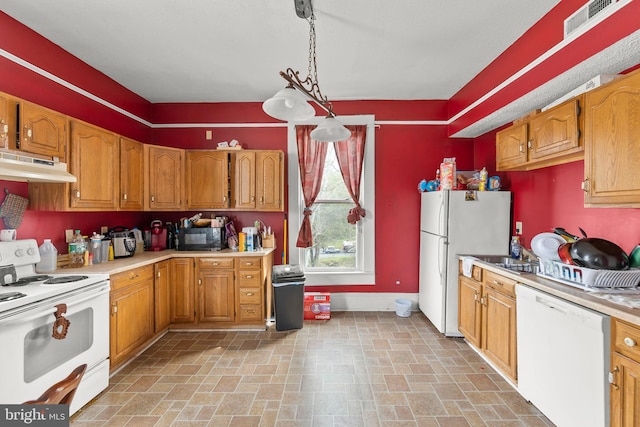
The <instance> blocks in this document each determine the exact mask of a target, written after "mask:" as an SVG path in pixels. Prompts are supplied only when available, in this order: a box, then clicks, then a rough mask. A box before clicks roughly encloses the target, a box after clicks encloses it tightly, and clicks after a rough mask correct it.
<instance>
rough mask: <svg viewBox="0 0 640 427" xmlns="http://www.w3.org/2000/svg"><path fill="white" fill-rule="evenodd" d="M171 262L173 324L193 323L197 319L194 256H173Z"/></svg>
mask: <svg viewBox="0 0 640 427" xmlns="http://www.w3.org/2000/svg"><path fill="white" fill-rule="evenodd" d="M170 263H171V280H170V283H171V285H170V301H171V324H172V325H174V324H181V323H184V324H191V323H193V322H194V321H195V319H196V309H195V283H194V264H195V260H194V259H193V258H173V259H171V261H170Z"/></svg>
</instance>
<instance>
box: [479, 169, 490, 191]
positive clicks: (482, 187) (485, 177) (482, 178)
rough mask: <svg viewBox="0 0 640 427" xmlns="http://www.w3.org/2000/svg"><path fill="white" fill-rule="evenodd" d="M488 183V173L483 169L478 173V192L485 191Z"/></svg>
mask: <svg viewBox="0 0 640 427" xmlns="http://www.w3.org/2000/svg"><path fill="white" fill-rule="evenodd" d="M488 181H489V173H488V172H487V168H486V167H483V168H482V170H481V171H480V185H479V187H478V188H479V190H480V191H486V190H487V183H488Z"/></svg>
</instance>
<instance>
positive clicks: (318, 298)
mask: <svg viewBox="0 0 640 427" xmlns="http://www.w3.org/2000/svg"><path fill="white" fill-rule="evenodd" d="M329 319H331V294H330V293H329V292H305V293H304V320H329Z"/></svg>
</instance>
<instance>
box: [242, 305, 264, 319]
mask: <svg viewBox="0 0 640 427" xmlns="http://www.w3.org/2000/svg"><path fill="white" fill-rule="evenodd" d="M238 320H239V321H241V322H248V321H258V322H261V321H262V320H264V319H263V316H262V306H261V305H259V304H243V305H241V306H240V313H239V319H238Z"/></svg>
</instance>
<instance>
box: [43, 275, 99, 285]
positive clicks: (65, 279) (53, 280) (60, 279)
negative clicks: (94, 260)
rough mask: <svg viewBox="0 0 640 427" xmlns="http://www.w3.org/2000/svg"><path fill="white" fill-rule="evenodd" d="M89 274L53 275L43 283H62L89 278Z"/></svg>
mask: <svg viewBox="0 0 640 427" xmlns="http://www.w3.org/2000/svg"><path fill="white" fill-rule="evenodd" d="M88 278H89V276H61V277H52V278H50V279H47V280H45V281H44V283H43V285H57V284H60V283H71V282H78V281H80V280H84V279H88Z"/></svg>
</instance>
